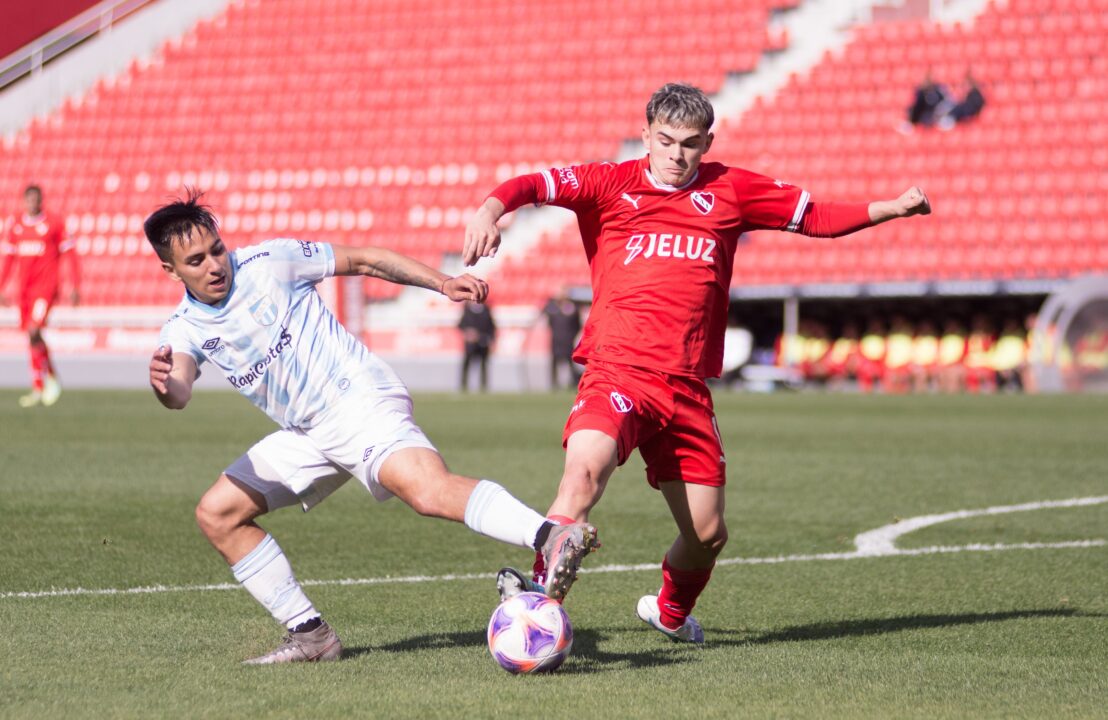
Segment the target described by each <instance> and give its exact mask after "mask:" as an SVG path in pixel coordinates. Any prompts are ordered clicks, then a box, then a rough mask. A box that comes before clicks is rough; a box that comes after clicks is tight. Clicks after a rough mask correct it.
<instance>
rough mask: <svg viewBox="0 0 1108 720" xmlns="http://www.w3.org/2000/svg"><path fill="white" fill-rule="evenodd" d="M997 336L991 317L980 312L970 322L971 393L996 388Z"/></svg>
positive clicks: (968, 382)
mask: <svg viewBox="0 0 1108 720" xmlns="http://www.w3.org/2000/svg"><path fill="white" fill-rule="evenodd" d="M995 342H996V337H995V336H994V335H993V331H992V328H991V327H990V325H989V319H988V318H987V317H985V316H984V315H983V314H981V313H978V314H976V315H974V316H973V320H972V322H971V323H970V334H969V337H967V338H966V358H965V360H964V361H963V364H964V365H965V368H966V390H968V391H969V392H971V393H992V392H994V391H995V390H996V370H995V369H993V357H992V351H993V344H994V343H995Z"/></svg>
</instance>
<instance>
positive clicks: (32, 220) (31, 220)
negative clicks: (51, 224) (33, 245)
mask: <svg viewBox="0 0 1108 720" xmlns="http://www.w3.org/2000/svg"><path fill="white" fill-rule="evenodd" d="M45 219H46V213H45V212H44V211H42V210H39V212H38V215H28V214H27V213H23V224H24V225H38V224H39V223H40V222H42V221H43V220H45Z"/></svg>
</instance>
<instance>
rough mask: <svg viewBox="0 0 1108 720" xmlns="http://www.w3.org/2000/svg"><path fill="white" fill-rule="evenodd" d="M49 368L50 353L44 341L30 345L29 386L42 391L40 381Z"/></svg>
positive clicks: (44, 377) (43, 378)
mask: <svg viewBox="0 0 1108 720" xmlns="http://www.w3.org/2000/svg"><path fill="white" fill-rule="evenodd" d="M49 369H50V354H49V353H48V352H47V351H46V345H45V344H44V343H36V344H35V345H32V346H31V387H32V388H33V389H35V390H38V391H39V392H42V382H43V380H45V379H46V373H47V372H48V371H49Z"/></svg>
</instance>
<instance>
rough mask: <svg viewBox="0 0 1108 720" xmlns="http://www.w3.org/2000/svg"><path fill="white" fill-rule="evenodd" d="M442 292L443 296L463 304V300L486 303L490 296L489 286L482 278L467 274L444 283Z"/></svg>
mask: <svg viewBox="0 0 1108 720" xmlns="http://www.w3.org/2000/svg"><path fill="white" fill-rule="evenodd" d="M442 292H443V295H446V297H448V298H450V299H451V300H453V301H454V302H461V301H462V300H472V301H473V302H485V298H487V297H488V296H489V284H488V283H487V282H485V281H484V280H482V279H481V278H476V277H473V276H472V275H470V274H469V273H466V274H465V275H459V276H458V277H454V278H450V279H449V280H447V281H446V282H444V283H443V285H442Z"/></svg>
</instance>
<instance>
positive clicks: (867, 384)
mask: <svg viewBox="0 0 1108 720" xmlns="http://www.w3.org/2000/svg"><path fill="white" fill-rule="evenodd" d="M885 352H886V346H885V324H884V323H882V322H881V320H879V319H878V318H870V320H869V322H867V323H866V332H865V334H864V335H862V339H861V340H860V341H859V342H858V387H859V388H860V389H861V390H862V392H867V393H868V392H873V389H874V387H875V386H876V385H877V383H878V382H880V381H881V378H883V377H885Z"/></svg>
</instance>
